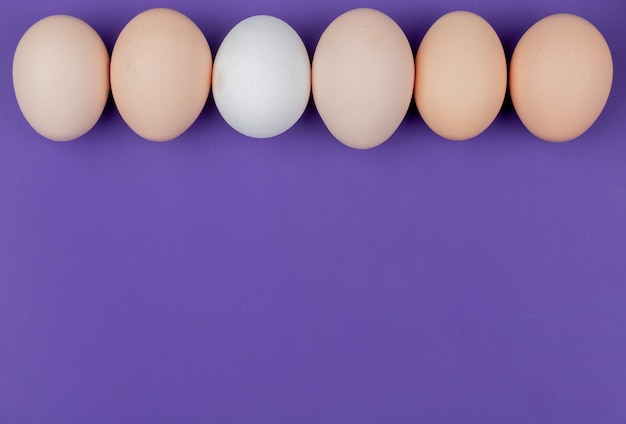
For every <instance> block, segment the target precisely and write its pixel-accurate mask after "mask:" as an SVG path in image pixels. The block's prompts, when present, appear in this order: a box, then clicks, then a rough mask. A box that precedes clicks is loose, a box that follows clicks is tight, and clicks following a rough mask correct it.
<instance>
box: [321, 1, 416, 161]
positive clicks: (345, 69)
mask: <svg viewBox="0 0 626 424" xmlns="http://www.w3.org/2000/svg"><path fill="white" fill-rule="evenodd" d="M414 75H415V66H414V61H413V53H412V52H411V46H410V45H409V42H408V40H407V38H406V36H405V35H404V33H403V32H402V29H401V28H400V27H399V26H398V25H397V24H396V23H395V22H394V21H393V20H392V19H391V18H390V17H388V16H387V15H385V14H384V13H382V12H380V11H377V10H374V9H365V8H364V9H354V10H351V11H349V12H346V13H344V14H343V15H341V16H339V17H338V18H337V19H335V20H334V21H333V22H332V23H331V24H330V25H329V26H328V27H327V28H326V30H325V31H324V33H323V34H322V36H321V38H320V40H319V42H318V44H317V47H316V49H315V54H314V56H313V66H312V89H313V99H314V101H315V105H316V107H317V110H318V112H319V114H320V116H321V118H322V120H323V121H324V124H325V125H326V127H327V128H328V130H329V131H330V132H331V133H332V134H333V135H334V136H335V137H336V138H337V139H338V140H339V141H341V142H342V143H344V144H346V145H347V146H350V147H353V148H356V149H368V148H372V147H375V146H378V145H379V144H381V143H383V142H384V141H386V140H387V139H388V138H389V137H391V135H392V134H393V133H394V132H395V130H396V129H397V128H398V126H399V125H400V123H401V122H402V120H403V118H404V116H405V115H406V112H407V110H408V107H409V104H410V103H411V96H412V94H413V82H414Z"/></svg>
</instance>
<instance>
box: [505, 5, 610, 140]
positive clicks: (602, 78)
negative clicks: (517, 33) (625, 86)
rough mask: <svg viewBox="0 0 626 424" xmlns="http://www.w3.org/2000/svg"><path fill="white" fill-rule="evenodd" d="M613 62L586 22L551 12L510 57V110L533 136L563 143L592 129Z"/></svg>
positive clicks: (605, 95) (606, 94) (607, 90)
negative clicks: (513, 108)
mask: <svg viewBox="0 0 626 424" xmlns="http://www.w3.org/2000/svg"><path fill="white" fill-rule="evenodd" d="M612 82H613V60H612V58H611V51H610V49H609V46H608V44H607V43H606V40H605V39H604V37H603V36H602V34H601V33H600V31H598V29H597V28H596V27H594V26H593V25H592V24H591V23H590V22H588V21H587V20H585V19H583V18H581V17H579V16H575V15H571V14H565V13H562V14H557V15H551V16H548V17H546V18H543V19H541V20H540V21H539V22H537V23H535V24H534V25H533V26H532V27H530V29H529V30H528V31H526V33H525V34H524V35H523V36H522V38H521V39H520V41H519V42H518V44H517V46H516V47H515V51H514V52H513V57H512V58H511V66H510V71H509V86H510V91H511V99H512V101H513V106H514V107H515V111H516V112H517V114H518V116H519V117H520V119H521V121H522V123H523V124H524V125H525V126H526V128H527V129H528V130H529V131H530V132H531V133H533V134H534V135H535V136H537V137H539V138H541V139H543V140H546V141H556V142H558V141H569V140H572V139H574V138H576V137H578V136H580V135H581V134H583V133H584V132H585V131H587V130H588V129H589V127H591V125H593V123H594V122H595V121H596V119H597V118H598V116H599V115H600V113H601V112H602V110H603V109H604V106H605V104H606V102H607V99H608V97H609V93H610V91H611V85H612Z"/></svg>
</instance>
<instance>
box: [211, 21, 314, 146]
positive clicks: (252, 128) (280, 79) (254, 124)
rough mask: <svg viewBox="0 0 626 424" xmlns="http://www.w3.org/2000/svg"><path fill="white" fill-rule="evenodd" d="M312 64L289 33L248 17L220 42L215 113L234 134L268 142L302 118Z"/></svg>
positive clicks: (288, 28) (275, 24)
mask: <svg viewBox="0 0 626 424" xmlns="http://www.w3.org/2000/svg"><path fill="white" fill-rule="evenodd" d="M310 92H311V62H310V60H309V55H308V53H307V51H306V48H305V46H304V43H303V42H302V40H301V39H300V36H299V35H298V33H296V31H294V29H293V28H292V27H291V26H289V25H288V24H287V23H285V22H284V21H282V20H280V19H278V18H275V17H273V16H265V15H259V16H252V17H250V18H247V19H245V20H243V21H241V22H240V23H238V24H237V25H236V26H235V27H234V28H233V29H231V30H230V32H229V33H228V34H227V35H226V38H224V41H223V42H222V44H221V45H220V47H219V50H218V51H217V54H216V55H215V61H214V64H213V97H214V99H215V104H216V106H217V109H218V111H219V112H220V114H221V115H222V117H223V118H224V120H226V122H227V123H228V124H229V125H230V126H231V127H233V128H234V129H235V130H237V131H238V132H240V133H242V134H245V135H247V136H249V137H254V138H268V137H273V136H276V135H279V134H281V133H283V132H285V131H287V130H288V129H289V128H291V126H293V124H295V123H296V122H297V121H298V119H300V117H301V116H302V114H303V113H304V110H305V108H306V105H307V103H308V101H309V96H310Z"/></svg>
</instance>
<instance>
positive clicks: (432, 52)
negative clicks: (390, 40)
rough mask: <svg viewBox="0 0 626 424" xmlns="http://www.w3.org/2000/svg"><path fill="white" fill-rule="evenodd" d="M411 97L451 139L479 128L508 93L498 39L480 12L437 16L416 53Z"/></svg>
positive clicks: (428, 121)
mask: <svg viewBox="0 0 626 424" xmlns="http://www.w3.org/2000/svg"><path fill="white" fill-rule="evenodd" d="M415 67H416V72H415V102H416V104H417V109H418V111H419V112H420V114H421V116H422V118H423V119H424V121H425V122H426V125H428V126H429V127H430V129H432V130H433V131H434V132H435V133H437V134H439V135H440V136H442V137H444V138H447V139H450V140H466V139H469V138H472V137H475V136H477V135H478V134H480V133H482V132H483V131H484V130H485V129H487V127H488V126H489V125H490V124H491V123H492V122H493V120H494V119H495V118H496V116H497V115H498V112H499V111H500V109H501V107H502V103H503V101H504V95H505V94H506V83H507V81H506V80H507V66H506V57H505V55H504V49H503V48H502V43H501V42H500V39H499V38H498V35H497V34H496V32H495V31H494V29H493V28H492V27H491V25H489V23H488V22H487V21H485V20H484V19H483V18H482V17H480V16H478V15H476V14H474V13H471V12H466V11H455V12H450V13H448V14H446V15H444V16H442V17H441V18H439V19H438V20H437V21H436V22H435V23H434V24H433V25H432V26H431V27H430V29H429V30H428V32H427V33H426V35H425V36H424V38H423V40H422V42H421V43H420V46H419V48H418V50H417V54H416V57H415Z"/></svg>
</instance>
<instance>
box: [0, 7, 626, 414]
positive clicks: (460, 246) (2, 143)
mask: <svg viewBox="0 0 626 424" xmlns="http://www.w3.org/2000/svg"><path fill="white" fill-rule="evenodd" d="M155 6H170V7H175V8H177V9H178V10H180V11H181V12H183V13H185V14H187V15H188V16H189V17H191V18H192V19H193V20H194V21H195V22H197V23H198V25H199V26H200V28H201V29H202V30H203V31H204V33H205V35H206V36H207V38H208V40H209V43H210V45H211V47H212V49H213V53H214V54H215V52H216V50H217V47H218V46H219V43H220V41H221V40H222V39H223V38H224V36H225V35H226V33H227V32H228V30H229V29H230V28H231V27H232V26H234V25H235V24H236V23H237V22H239V21H240V20H242V19H244V18H246V17H248V16H251V15H254V14H260V13H265V14H271V15H275V16H278V17H280V18H282V19H284V20H286V21H287V22H288V23H290V24H291V25H292V26H293V27H294V28H295V29H296V30H297V31H298V32H299V33H300V34H301V35H302V37H303V39H304V41H305V44H306V45H307V48H308V49H309V53H310V54H312V53H313V51H314V48H315V44H316V41H317V39H318V38H319V36H320V34H321V33H322V31H323V30H324V28H325V27H326V26H327V25H328V24H329V23H330V22H331V21H332V19H334V18H335V17H336V16H338V15H339V14H340V13H342V12H344V11H346V10H349V9H351V8H354V7H360V6H370V7H376V8H379V9H381V10H383V11H384V12H386V13H387V14H389V15H390V16H391V17H392V18H394V19H395V20H396V21H397V22H398V23H399V24H400V26H401V27H402V28H403V29H404V30H405V32H406V33H407V36H408V37H409V40H410V42H411V45H412V47H413V50H414V51H415V49H416V48H417V46H418V43H419V41H420V40H421V37H422V36H423V34H424V33H425V32H426V30H427V29H428V27H429V26H430V25H431V24H432V23H433V22H434V21H435V20H436V19H437V18H438V17H439V16H441V15H443V14H444V13H445V12H448V11H451V10H455V9H461V8H462V9H469V10H472V11H474V12H477V13H479V14H481V15H482V16H483V17H485V18H486V19H487V20H488V21H489V22H491V23H492V25H493V26H494V28H495V29H496V31H497V32H498V34H499V35H500V36H501V38H502V40H503V44H504V46H505V49H506V51H507V55H508V56H510V54H511V52H512V50H513V48H514V46H515V43H516V42H517V40H518V39H519V37H520V36H521V35H522V34H523V32H524V31H525V30H526V29H527V28H528V27H530V26H531V25H532V24H533V23H534V22H536V21H537V20H538V19H540V18H541V17H543V16H546V15H549V14H551V13H555V12H563V11H565V12H572V13H576V14H579V15H581V16H583V17H585V18H587V19H589V20H590V21H591V22H592V23H594V24H595V25H596V26H597V27H598V28H599V29H600V30H601V31H602V33H603V34H604V35H605V37H606V39H607V41H608V43H609V45H610V47H611V49H612V52H613V56H614V65H615V78H614V85H613V91H612V93H611V96H610V98H609V102H608V104H607V106H606V108H605V110H604V112H603V114H602V115H601V117H600V118H599V120H598V121H597V122H596V124H595V125H594V126H593V127H592V128H591V130H589V131H588V132H587V133H586V134H584V135H583V136H582V137H580V138H579V139H577V140H575V141H572V142H570V143H565V144H550V143H546V142H542V141H540V140H538V139H536V138H534V137H533V136H532V135H530V134H529V133H528V132H527V131H526V130H525V129H524V128H523V126H522V125H521V123H520V122H519V120H518V118H517V117H516V115H515V113H514V111H513V110H512V109H511V106H510V104H508V103H507V105H505V107H504V109H503V111H502V113H501V114H500V116H499V117H498V118H497V120H496V122H495V123H494V124H493V125H492V126H491V127H490V128H489V129H488V130H487V131H486V132H485V133H483V134H482V135H481V136H479V137H478V138H476V139H474V140H472V141H468V142H451V141H446V140H443V139H440V138H439V137H437V136H436V135H435V134H433V133H432V132H431V131H430V130H429V129H428V128H427V127H426V126H425V125H424V123H423V122H422V120H421V119H420V117H419V115H418V114H417V112H416V110H415V108H414V107H413V108H412V109H411V110H410V111H409V113H408V115H407V117H406V119H405V121H404V122H403V124H402V125H401V127H400V128H399V130H398V132H397V133H396V134H395V135H394V136H393V137H392V138H391V139H390V140H389V141H388V142H386V143H385V144H383V145H382V146H380V147H378V148H376V149H373V150H369V151H357V150H352V149H349V148H347V147H344V146H343V145H341V144H340V143H339V142H337V141H335V140H334V139H333V138H332V137H331V135H330V134H329V133H328V132H327V130H326V129H325V127H324V125H323V123H322V122H321V120H320V118H319V117H318V115H317V113H316V112H315V109H314V107H313V106H312V105H311V106H310V107H309V108H308V110H307V112H306V113H305V115H304V116H303V118H302V119H301V120H300V121H299V122H298V123H297V124H296V125H295V126H294V127H293V128H292V129H291V130H289V131H288V132H287V133H285V134H283V135H282V136H280V137H277V138H275V139H271V140H252V139H248V138H246V137H244V136H241V135H239V134H237V133H236V132H235V131H234V130H232V129H230V128H229V127H228V126H227V124H226V123H225V122H224V121H223V120H222V118H221V117H220V116H219V114H218V113H217V111H216V109H215V106H214V103H213V101H212V99H210V100H209V102H208V105H207V107H206V110H205V112H204V113H203V114H202V116H201V118H200V119H199V120H198V121H197V122H196V124H194V125H193V127H192V128H191V129H190V130H189V131H188V132H186V133H185V134H184V135H183V136H181V137H180V138H179V139H177V140H175V141H172V142H169V143H164V144H157V143H151V142H147V141H144V140H141V139H139V138H138V137H137V136H135V135H134V134H133V133H132V132H131V131H130V129H128V128H127V127H126V125H125V124H124V123H123V121H122V120H121V118H120V117H119V115H118V114H117V112H116V111H115V109H114V107H112V105H109V106H108V107H107V109H106V110H105V113H104V115H103V117H102V119H101V121H100V122H99V123H98V125H97V126H96V127H95V128H94V129H93V130H92V131H91V132H90V133H89V134H88V135H86V136H84V137H82V138H81V139H79V140H76V141H74V142H70V143H66V144H59V143H53V142H50V141H47V140H45V139H43V138H41V137H40V136H38V135H37V134H36V133H35V132H34V131H33V130H32V129H31V128H30V127H29V126H28V124H27V123H26V121H25V120H24V119H23V117H22V116H21V114H20V111H19V109H18V107H17V103H16V101H15V97H14V94H13V89H12V82H11V61H12V55H13V52H14V49H15V46H16V45H17V42H18V40H19V38H20V36H21V35H22V33H23V32H24V31H25V30H26V29H27V28H28V27H29V26H30V25H31V24H33V23H34V22H35V21H37V20H38V19H40V18H42V17H44V16H47V15H50V14H56V13H66V14H71V15H75V16H77V17H80V18H82V19H84V20H85V21H87V22H88V23H89V24H91V25H92V26H93V27H94V28H95V29H96V31H98V32H99V33H100V34H101V35H102V37H103V39H104V41H105V43H106V44H107V46H108V47H109V49H111V48H112V46H113V43H114V41H115V38H116V35H117V34H118V33H119V31H120V30H121V29H122V27H123V26H124V25H125V23H126V22H127V21H128V20H130V19H131V18H132V17H133V16H134V15H135V14H137V13H139V12H141V11H142V10H145V9H148V8H150V7H155ZM625 17H626V3H625V2H624V1H622V0H604V1H591V0H588V1H585V0H579V1H570V0H562V1H545V0H527V1H515V2H512V1H510V2H503V1H501V0H477V1H472V2H463V1H460V0H447V1H437V0H424V1H415V2H407V1H395V0H394V1H383V0H380V1H352V0H339V1H338V0H328V1H327V0H324V1H317V0H316V1H309V2H294V1H288V0H264V1H256V2H253V1H243V0H241V1H240V0H228V1H222V2H211V1H206V0H186V1H180V2H170V3H169V4H168V3H167V2H158V3H157V2H151V1H138V0H131V1H128V0H107V1H104V2H87V1H78V0H76V1H71V0H58V1H42V0H20V1H15V0H8V1H7V0H4V1H3V2H2V3H0V64H1V66H0V94H1V96H0V102H1V103H0V111H1V114H0V134H1V135H0V195H1V198H0V423H1V424H13V423H19V424H21V423H113V422H115V423H140V422H142V423H209V422H214V423H325V424H328V423H383V422H385V423H415V422H424V423H452V422H456V423H469V422H480V423H570V424H571V423H623V422H626V261H625V258H624V257H625V253H626V137H625V136H626V119H625V117H626V115H625V112H626V108H625V106H624V105H625V101H626V99H625V96H626V87H625V83H624V81H625V78H626V67H625V63H624V60H625V58H626V36H625V35H626V33H625V30H624V19H625Z"/></svg>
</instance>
